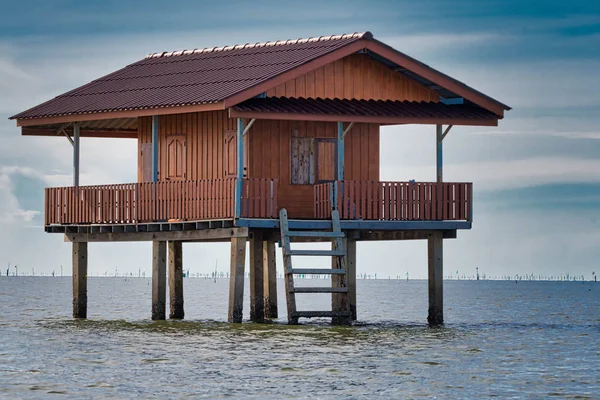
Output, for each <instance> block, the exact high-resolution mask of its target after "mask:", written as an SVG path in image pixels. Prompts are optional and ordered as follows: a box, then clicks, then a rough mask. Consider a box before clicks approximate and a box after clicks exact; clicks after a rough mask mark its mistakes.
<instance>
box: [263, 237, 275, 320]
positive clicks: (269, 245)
mask: <svg viewBox="0 0 600 400" xmlns="http://www.w3.org/2000/svg"><path fill="white" fill-rule="evenodd" d="M276 268H277V263H276V259H275V242H272V241H269V240H264V241H263V274H264V289H265V300H264V301H265V318H278V311H277V269H276Z"/></svg>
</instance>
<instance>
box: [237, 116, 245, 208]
mask: <svg viewBox="0 0 600 400" xmlns="http://www.w3.org/2000/svg"><path fill="white" fill-rule="evenodd" d="M236 178H237V179H236V181H235V217H236V218H239V217H240V215H241V211H242V179H243V178H244V119H243V118H238V119H237V173H236Z"/></svg>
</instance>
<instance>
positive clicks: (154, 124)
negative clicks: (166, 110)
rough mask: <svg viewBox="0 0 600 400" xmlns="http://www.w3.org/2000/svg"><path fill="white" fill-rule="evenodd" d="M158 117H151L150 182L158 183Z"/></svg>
mask: <svg viewBox="0 0 600 400" xmlns="http://www.w3.org/2000/svg"><path fill="white" fill-rule="evenodd" d="M158 142H159V139H158V115H153V116H152V182H158Z"/></svg>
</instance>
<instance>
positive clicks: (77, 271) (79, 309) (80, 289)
mask: <svg viewBox="0 0 600 400" xmlns="http://www.w3.org/2000/svg"><path fill="white" fill-rule="evenodd" d="M87 264H88V249H87V242H79V243H73V318H87Z"/></svg>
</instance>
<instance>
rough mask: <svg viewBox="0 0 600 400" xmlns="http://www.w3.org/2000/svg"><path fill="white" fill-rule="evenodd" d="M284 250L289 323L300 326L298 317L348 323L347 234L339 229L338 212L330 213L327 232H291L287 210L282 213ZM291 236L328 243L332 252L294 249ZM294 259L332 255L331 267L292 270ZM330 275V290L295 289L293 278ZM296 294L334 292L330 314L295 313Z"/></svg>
mask: <svg viewBox="0 0 600 400" xmlns="http://www.w3.org/2000/svg"><path fill="white" fill-rule="evenodd" d="M279 226H280V230H281V247H282V252H283V266H284V272H285V291H286V295H287V311H288V322H289V323H290V324H298V319H299V318H318V317H326V318H331V319H332V323H334V324H349V323H350V321H351V316H352V314H351V312H350V302H349V301H348V277H347V268H346V265H347V264H346V246H345V240H344V238H345V235H344V232H342V229H341V226H340V215H339V212H338V210H332V211H331V228H332V230H331V231H330V232H328V231H290V230H289V226H288V217H287V210H286V209H285V208H283V209H281V211H280V212H279ZM292 237H303V238H309V239H310V240H312V241H321V242H323V241H329V242H331V243H332V248H331V250H292V249H291V245H290V243H291V240H290V238H292ZM292 256H330V257H331V258H332V263H331V264H332V265H331V266H332V268H329V269H326V268H293V267H292ZM295 274H296V275H299V274H305V275H331V281H332V285H331V287H295V286H294V275H295ZM296 293H331V294H332V309H331V311H298V310H296Z"/></svg>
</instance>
